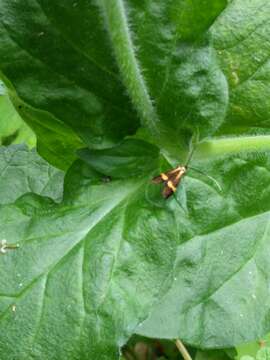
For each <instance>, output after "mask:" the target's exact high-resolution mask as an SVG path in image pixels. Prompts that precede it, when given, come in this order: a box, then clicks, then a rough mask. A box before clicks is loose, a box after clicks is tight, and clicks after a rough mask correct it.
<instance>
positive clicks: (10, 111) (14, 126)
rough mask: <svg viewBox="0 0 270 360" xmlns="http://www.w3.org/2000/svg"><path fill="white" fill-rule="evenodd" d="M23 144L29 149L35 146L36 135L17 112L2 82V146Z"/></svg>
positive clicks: (0, 120) (0, 100) (0, 115)
mask: <svg viewBox="0 0 270 360" xmlns="http://www.w3.org/2000/svg"><path fill="white" fill-rule="evenodd" d="M23 142H24V143H26V144H27V145H28V146H29V147H33V146H35V143H36V139H35V135H34V133H33V132H32V131H31V130H30V129H29V127H28V126H27V125H26V124H25V123H24V122H23V121H22V120H21V118H20V117H19V115H18V114H17V112H16V111H15V109H14V107H13V106H12V103H11V102H10V100H9V98H8V96H7V94H6V90H5V88H4V86H3V84H2V83H1V81H0V144H1V145H10V144H11V143H15V144H19V143H23Z"/></svg>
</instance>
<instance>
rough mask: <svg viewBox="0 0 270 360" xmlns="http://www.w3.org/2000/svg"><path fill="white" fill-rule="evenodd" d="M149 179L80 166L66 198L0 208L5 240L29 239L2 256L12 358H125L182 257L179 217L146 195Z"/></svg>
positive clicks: (4, 330)
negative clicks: (123, 349)
mask: <svg viewBox="0 0 270 360" xmlns="http://www.w3.org/2000/svg"><path fill="white" fill-rule="evenodd" d="M146 181H147V180H146V179H140V180H138V179H132V180H120V181H112V182H109V183H107V182H105V183H104V182H103V181H102V179H100V178H98V177H96V176H95V175H94V174H93V173H92V172H91V170H88V169H87V168H84V167H83V166H82V164H81V163H76V164H75V165H74V167H73V169H72V170H71V171H70V172H69V174H68V176H67V178H66V183H65V196H64V200H63V202H62V203H61V204H59V205H57V204H55V203H52V202H51V200H49V199H48V198H42V197H40V196H38V195H34V194H32V195H30V194H27V195H25V196H24V197H21V198H20V199H18V200H17V201H16V202H15V203H14V204H11V205H5V206H1V207H0V221H1V226H0V239H6V240H7V242H8V244H9V243H12V244H17V243H18V244H19V245H20V247H19V248H18V249H16V250H14V249H13V250H9V251H8V252H7V253H6V254H4V255H3V256H1V258H0V260H1V261H0V278H1V282H0V294H1V302H0V304H1V318H0V329H1V334H2V335H1V338H0V351H1V354H5V359H7V360H11V359H14V358H18V359H24V358H25V359H26V358H28V359H29V358H31V359H41V358H44V359H45V358H46V359H47V358H48V359H52V360H54V359H58V360H60V359H65V360H66V359H86V358H87V359H102V360H103V359H118V358H119V348H118V347H119V346H121V345H123V344H124V343H125V342H126V340H127V339H128V337H129V336H130V335H131V334H132V332H133V329H134V327H135V326H136V325H137V324H138V323H139V322H140V321H141V320H142V319H144V318H145V317H147V314H148V312H149V310H150V309H151V307H152V304H153V302H155V301H156V298H157V296H158V295H159V292H160V291H162V289H163V287H164V285H165V283H166V281H167V278H168V275H169V274H170V272H171V263H172V261H173V259H174V256H175V245H176V242H177V231H176V228H175V219H174V217H171V214H170V212H168V211H167V210H166V209H161V208H153V206H152V205H151V204H149V202H147V201H146V200H145V192H144V186H145V182H146ZM92 199H94V201H91V200H92ZM18 227H19V229H20V231H18ZM161 228H162V229H163V232H162V233H160V232H159V230H160V229H161ZM168 242H169V243H168ZM146 249H147V251H146ZM22 329H24V332H23V336H20V335H21V332H22Z"/></svg>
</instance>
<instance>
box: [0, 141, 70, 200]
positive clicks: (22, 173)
mask: <svg viewBox="0 0 270 360" xmlns="http://www.w3.org/2000/svg"><path fill="white" fill-rule="evenodd" d="M0 173H1V178H0V204H7V203H12V202H14V201H15V200H16V199H18V198H19V197H20V196H22V195H24V194H26V193H29V192H31V193H35V194H38V195H43V196H48V197H50V198H52V199H53V200H55V201H60V200H61V197H62V193H63V173H62V172H61V171H60V170H57V169H55V168H53V167H52V166H50V165H49V164H48V163H46V162H45V161H44V160H43V159H42V158H40V157H39V156H38V155H37V153H36V151H34V150H33V151H28V150H27V148H26V147H25V146H21V145H14V146H10V147H0Z"/></svg>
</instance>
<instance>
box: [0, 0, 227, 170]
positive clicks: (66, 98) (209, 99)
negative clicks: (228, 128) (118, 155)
mask: <svg viewBox="0 0 270 360" xmlns="http://www.w3.org/2000/svg"><path fill="white" fill-rule="evenodd" d="M224 5H225V0H212V2H211V5H210V6H207V7H206V2H205V1H203V2H202V1H200V2H198V1H196V2H193V3H191V2H190V0H185V1H183V0H178V1H177V2H175V1H172V0H170V1H166V2H164V1H163V0H158V1H156V0H151V1H143V2H142V1H133V0H128V1H125V2H123V1H122V0H114V1H113V2H111V1H110V0H102V1H101V0H100V1H94V0H91V1H85V0H84V1H77V2H76V1H74V2H73V3H72V4H71V3H61V4H60V3H56V2H55V1H52V0H50V1H47V0H46V1H44V0H38V1H34V0H28V1H27V2H25V1H17V0H2V1H1V10H0V59H1V61H0V69H1V72H2V74H3V78H4V79H5V82H6V84H7V85H8V87H9V90H10V96H11V98H12V100H13V102H14V104H15V105H16V108H17V110H18V111H19V112H20V115H21V116H22V118H23V119H24V120H25V121H26V122H27V123H28V124H29V125H30V126H31V128H32V129H33V130H34V131H35V132H36V134H37V137H38V148H39V151H40V153H41V154H42V155H43V156H44V157H45V158H46V159H48V160H49V161H51V162H52V163H53V164H54V165H56V166H58V167H61V168H64V169H65V168H67V167H68V165H69V164H70V163H71V162H72V160H73V159H74V152H73V151H72V150H74V151H75V150H76V149H78V147H82V146H81V145H80V144H79V143H78V137H79V138H80V139H81V141H83V142H84V143H85V144H86V145H87V146H89V147H91V148H104V147H111V146H113V145H114V144H116V143H117V142H119V141H120V140H121V139H122V138H123V137H125V136H126V135H129V134H133V133H134V132H135V131H136V130H137V128H138V126H139V118H138V116H137V114H138V115H139V116H140V120H141V124H142V125H143V126H145V127H146V128H147V129H148V131H149V132H150V133H151V135H152V136H153V140H154V141H155V143H156V144H157V145H159V146H160V147H161V148H165V150H166V151H167V152H169V153H170V154H171V155H173V156H174V157H179V151H180V150H181V148H182V147H183V146H184V145H185V144H184V140H185V137H186V136H187V135H188V136H190V133H193V132H194V131H195V130H197V129H199V130H200V134H201V138H203V137H205V136H208V135H209V134H210V133H213V132H214V131H215V130H216V129H217V128H218V127H219V126H220V125H221V123H222V122H223V120H224V117H225V114H226V108H227V103H228V89H227V82H226V79H225V77H224V75H223V73H222V72H221V70H220V69H219V65H218V62H217V58H216V54H215V50H214V49H213V47H212V46H211V40H210V39H209V37H208V35H207V30H208V27H209V26H210V25H211V23H212V22H213V20H214V18H215V17H217V16H218V14H219V13H220V12H221V11H222V9H223V8H224ZM176 8H177V11H176V10H175V9H176ZM176 12H180V13H181V16H180V17H179V19H176V18H175V16H174V15H175V14H176ZM191 18H192V22H191V27H190V31H192V33H194V36H196V37H197V35H198V32H201V33H200V35H201V40H200V41H199V42H197V43H196V44H195V43H194V44H187V43H186V42H185V41H184V39H182V37H183V36H182V34H180V33H179V26H180V24H181V22H182V21H184V22H185V24H187V23H188V22H189V19H191ZM82 19H83V21H82ZM70 24H72V26H70ZM198 24H200V26H199V27H198ZM131 30H132V31H131ZM127 93H128V94H129V98H130V100H129V98H128V96H127ZM132 104H133V106H132ZM191 110H192V111H191ZM136 111H137V114H136ZM168 135H169V136H170V137H171V138H168ZM185 146H186V145H185ZM61 163H62V166H61Z"/></svg>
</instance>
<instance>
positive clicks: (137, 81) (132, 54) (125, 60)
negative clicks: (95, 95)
mask: <svg viewBox="0 0 270 360" xmlns="http://www.w3.org/2000/svg"><path fill="white" fill-rule="evenodd" d="M100 3H101V9H102V13H103V16H104V19H105V24H106V26H107V29H108V33H109V35H110V38H111V42H112V47H113V50H114V53H115V58H116V61H117V64H118V67H119V70H120V73H121V76H122V80H123V83H124V85H125V87H126V88H127V90H128V93H129V96H130V98H131V101H132V102H133V104H134V107H135V108H136V109H137V112H138V114H139V116H140V119H141V124H142V126H143V127H145V128H146V129H147V130H148V132H149V134H150V136H152V137H153V138H154V139H155V143H156V145H158V146H159V147H160V148H161V149H163V150H165V152H168V153H169V154H171V155H173V156H175V157H177V156H178V154H179V151H181V150H183V149H182V148H181V147H182V144H181V143H179V144H174V143H172V142H171V141H170V139H172V138H173V137H172V135H171V132H172V130H169V128H167V127H166V126H165V125H164V124H163V123H162V122H161V121H160V119H159V117H158V115H157V112H156V109H155V106H154V105H153V103H152V100H151V96H150V94H149V91H148V88H147V84H146V82H145V79H144V77H143V74H142V71H141V68H140V64H139V61H138V59H137V57H136V51H135V46H134V44H133V41H132V36H131V31H130V26H129V23H128V14H127V10H126V9H125V6H124V2H123V0H102V1H101V2H100Z"/></svg>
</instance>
